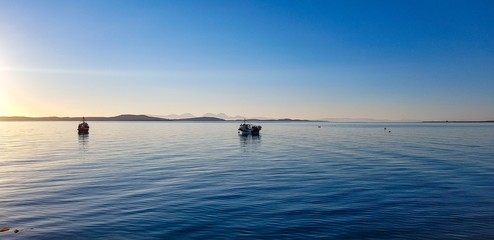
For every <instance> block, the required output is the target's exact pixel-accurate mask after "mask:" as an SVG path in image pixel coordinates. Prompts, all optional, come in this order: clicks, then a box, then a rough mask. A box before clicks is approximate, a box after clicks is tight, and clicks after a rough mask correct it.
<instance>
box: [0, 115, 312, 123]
mask: <svg viewBox="0 0 494 240" xmlns="http://www.w3.org/2000/svg"><path fill="white" fill-rule="evenodd" d="M169 116H170V115H169ZM177 116H193V115H192V114H190V113H185V114H182V115H177ZM81 120H82V117H0V121H81ZM86 120H87V121H188V122H190V121H242V120H244V118H243V117H241V116H235V117H230V116H228V115H226V114H224V113H219V114H212V113H207V114H205V116H203V117H187V118H177V119H169V118H163V117H157V116H148V115H142V114H141V115H135V114H122V115H118V116H114V117H86ZM246 120H248V121H269V122H294V121H296V122H301V121H311V120H303V119H290V118H283V119H267V118H247V119H246Z"/></svg>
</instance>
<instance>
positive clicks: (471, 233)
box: [0, 122, 494, 240]
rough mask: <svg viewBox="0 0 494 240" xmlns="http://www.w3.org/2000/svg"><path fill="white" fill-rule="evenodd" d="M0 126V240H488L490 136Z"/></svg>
mask: <svg viewBox="0 0 494 240" xmlns="http://www.w3.org/2000/svg"><path fill="white" fill-rule="evenodd" d="M89 124H90V127H91V128H90V131H89V134H88V135H78V134H77V130H76V128H77V122H0V164H1V165H0V196H1V197H0V229H2V230H1V232H0V239H70V240H77V239H494V124H492V123H491V124H489V123H472V124H465V123H334V122H259V123H257V122H256V124H261V125H262V131H261V135H260V136H248V137H243V136H239V135H238V133H237V128H238V126H239V124H240V122H89Z"/></svg>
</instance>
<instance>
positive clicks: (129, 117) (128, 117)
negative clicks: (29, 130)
mask: <svg viewBox="0 0 494 240" xmlns="http://www.w3.org/2000/svg"><path fill="white" fill-rule="evenodd" d="M81 120H82V117H0V121H81ZM86 120H87V121H171V120H170V119H165V118H157V117H150V116H146V115H133V114H123V115H118V116H115V117H86Z"/></svg>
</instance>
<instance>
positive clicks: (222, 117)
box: [202, 113, 244, 120]
mask: <svg viewBox="0 0 494 240" xmlns="http://www.w3.org/2000/svg"><path fill="white" fill-rule="evenodd" d="M202 116H203V117H212V118H221V119H225V120H238V119H244V117H242V116H239V115H237V116H234V117H232V116H228V115H226V114H225V113H218V114H214V113H206V114H204V115H202Z"/></svg>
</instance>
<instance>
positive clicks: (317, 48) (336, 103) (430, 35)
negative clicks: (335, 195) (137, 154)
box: [0, 0, 494, 120]
mask: <svg viewBox="0 0 494 240" xmlns="http://www.w3.org/2000/svg"><path fill="white" fill-rule="evenodd" d="M493 9H494V2H492V1H313V0H309V1H171V0H170V1H121V0H119V1H109V0H106V1H50V0H47V1H30V0H23V1H15V0H4V1H0V115H28V116H52V115H57V116H82V115H86V116H97V115H98V116H113V115H118V114H121V113H136V114H141V113H142V114H152V115H167V114H180V113H187V112H188V113H192V114H194V115H197V116H200V115H202V114H205V113H208V112H212V113H220V112H223V113H226V114H228V115H242V116H246V117H259V116H262V117H273V118H282V117H290V118H307V119H321V118H374V119H389V120H402V119H413V120H446V119H448V120H472V119H473V120H492V119H494V107H493V106H494V14H492V10H493Z"/></svg>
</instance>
